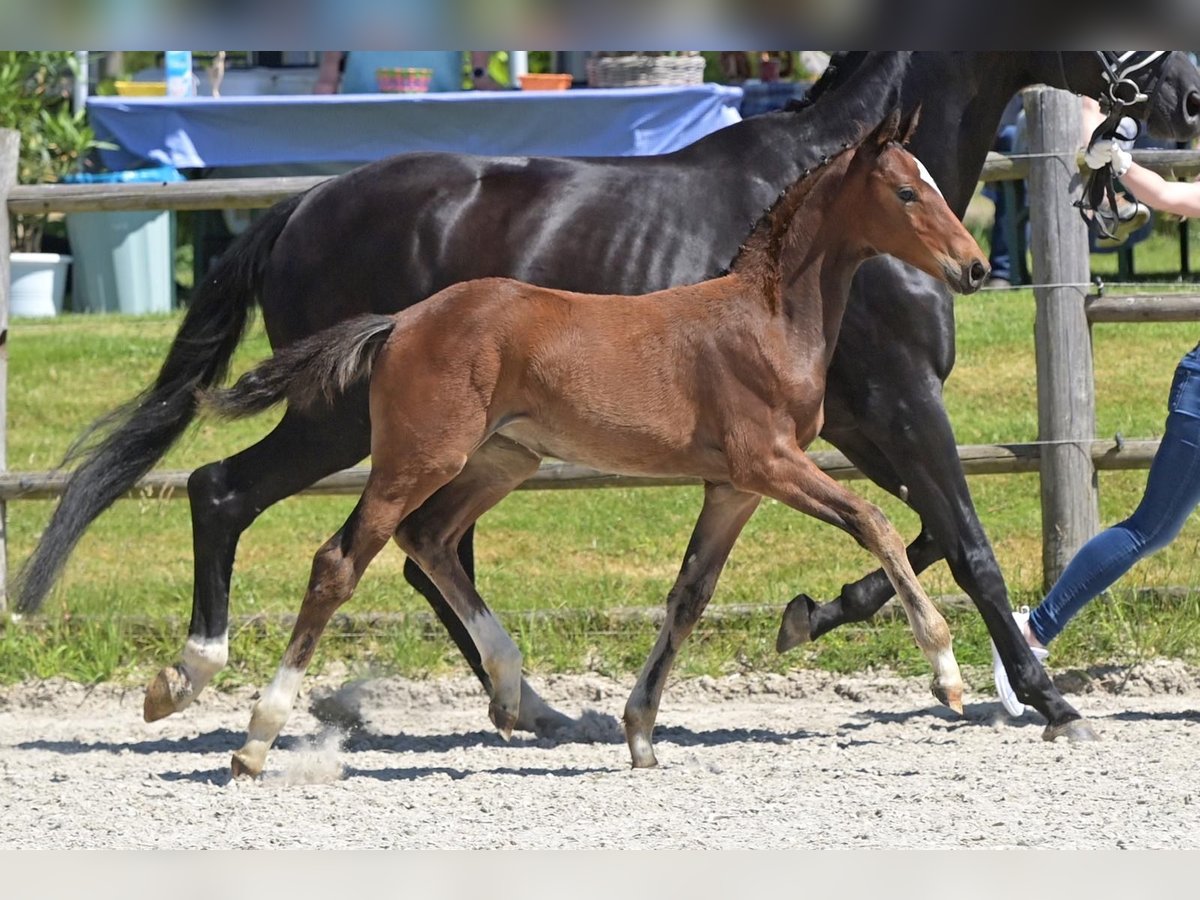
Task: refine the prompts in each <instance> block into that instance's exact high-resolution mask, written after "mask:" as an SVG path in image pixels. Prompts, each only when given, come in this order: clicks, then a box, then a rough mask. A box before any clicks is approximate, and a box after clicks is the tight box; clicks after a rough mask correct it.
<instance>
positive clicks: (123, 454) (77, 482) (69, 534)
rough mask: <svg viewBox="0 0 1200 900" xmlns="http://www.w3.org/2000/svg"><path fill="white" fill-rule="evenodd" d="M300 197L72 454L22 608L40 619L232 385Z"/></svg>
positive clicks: (217, 279) (229, 261)
mask: <svg viewBox="0 0 1200 900" xmlns="http://www.w3.org/2000/svg"><path fill="white" fill-rule="evenodd" d="M299 202H300V197H299V196H297V197H293V198H290V199H288V200H285V201H283V202H281V203H278V204H276V205H275V206H274V207H272V208H271V209H270V210H269V211H268V212H267V214H266V215H265V216H263V217H262V218H261V219H259V220H258V221H257V222H255V223H254V224H253V225H252V226H251V227H250V228H249V229H247V230H246V231H245V232H244V233H243V234H242V235H240V236H239V237H238V238H237V240H236V241H234V242H233V244H231V245H230V247H229V249H228V250H227V251H226V252H225V253H224V254H223V255H222V256H221V258H220V260H219V261H218V262H217V264H216V266H215V267H214V269H213V270H212V271H211V272H210V273H209V274H208V276H206V277H205V279H204V281H203V282H202V283H201V284H200V285H199V287H198V288H197V290H196V292H195V293H194V294H193V295H192V299H191V302H190V304H189V305H188V310H187V314H186V315H185V316H184V318H183V323H182V324H181V325H180V326H179V331H178V333H177V334H176V335H175V339H174V341H172V343H171V348H170V350H168V351H167V358H166V359H165V360H164V361H163V364H162V368H161V369H160V370H159V373H158V377H157V378H156V379H155V381H154V383H153V384H152V385H150V386H149V387H147V388H146V389H145V390H144V391H142V392H141V393H140V394H138V395H137V396H136V397H134V398H133V399H132V400H130V401H129V402H127V403H125V404H124V405H122V406H120V407H118V408H117V409H115V410H113V411H112V412H110V413H108V414H107V415H105V416H103V417H101V418H100V419H98V420H97V421H95V422H93V423H92V425H91V426H89V427H88V429H87V430H86V431H85V432H84V433H83V434H82V435H81V436H80V437H79V438H78V439H76V441H75V443H74V444H72V446H71V448H70V449H69V450H68V451H67V454H66V457H65V458H64V460H63V463H62V465H64V466H65V465H68V464H70V463H72V462H75V461H79V465H78V467H77V468H76V469H75V471H74V472H72V473H71V477H70V478H69V479H68V480H67V484H66V488H65V489H64V491H63V495H62V497H61V498H60V499H59V501H58V506H57V507H55V510H54V513H53V515H52V516H51V517H50V523H49V524H48V525H47V526H46V530H45V531H44V532H43V533H42V536H41V539H40V540H39V541H38V545H37V547H36V548H35V549H34V551H33V555H32V556H31V557H30V559H29V561H28V562H27V563H26V564H25V567H24V569H23V570H22V572H21V575H20V578H19V581H18V586H17V601H16V608H17V610H18V611H19V612H23V613H30V612H36V611H37V610H38V608H39V607H40V606H41V605H42V602H43V601H44V600H45V598H46V594H47V593H48V592H49V590H50V588H51V586H53V584H54V581H55V579H56V578H57V577H58V575H59V573H60V572H61V571H62V568H63V565H64V564H65V563H66V561H67V557H68V556H70V554H71V551H72V550H73V549H75V544H76V543H77V542H78V541H79V538H80V537H81V536H82V535H83V533H84V531H86V530H87V527H88V526H89V525H91V523H92V522H93V521H94V520H95V519H96V517H97V516H99V515H100V514H101V513H102V512H104V510H106V509H108V507H109V506H110V505H112V503H113V501H115V500H116V499H117V498H118V497H120V496H121V495H122V494H124V493H125V492H126V491H128V490H129V489H130V488H131V487H132V486H133V485H134V483H135V482H137V480H138V479H139V478H141V477H142V476H143V475H145V474H146V472H147V471H149V470H150V468H151V467H152V466H153V465H154V464H155V463H156V462H158V460H159V459H161V458H162V457H163V455H164V454H165V453H166V452H167V450H168V449H170V447H171V445H172V444H174V443H175V441H177V440H178V439H179V437H180V436H181V435H182V434H183V432H184V431H185V430H186V429H187V426H188V425H189V424H190V423H191V421H192V419H193V418H195V415H196V391H197V390H199V389H202V388H205V387H208V386H209V385H212V384H214V383H217V382H219V381H220V380H221V379H222V378H224V377H225V373H226V371H227V370H228V368H229V361H230V358H231V357H232V356H233V351H234V350H235V349H236V347H237V345H238V343H239V342H240V341H241V339H242V335H243V334H244V332H245V329H246V324H247V322H248V321H249V317H250V312H251V310H252V309H253V307H254V305H255V303H256V302H257V297H258V291H259V288H260V286H261V284H262V278H263V272H264V270H265V268H266V262H267V258H268V256H269V255H270V252H271V248H272V247H273V246H274V245H275V241H276V240H277V239H278V237H279V234H280V232H282V231H283V227H284V225H285V224H286V223H287V221H288V218H289V217H290V216H291V214H292V213H293V212H294V211H295V209H296V206H297V205H298V204H299Z"/></svg>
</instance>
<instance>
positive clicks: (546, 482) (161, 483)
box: [0, 439, 1159, 501]
mask: <svg viewBox="0 0 1200 900" xmlns="http://www.w3.org/2000/svg"><path fill="white" fill-rule="evenodd" d="M1158 443H1159V442H1158V441H1148V440H1136V441H1134V440H1130V441H1126V440H1117V439H1108V440H1093V441H1090V442H1088V452H1089V453H1090V455H1091V458H1092V462H1093V464H1094V465H1095V467H1096V468H1097V469H1107V470H1112V471H1116V470H1121V469H1144V468H1146V467H1147V466H1148V465H1150V460H1152V459H1153V458H1154V454H1155V453H1156V452H1157V451H1158ZM1043 446H1044V445H1043V444H1039V443H1037V442H1036V441H1035V442H1029V443H1020V444H963V445H960V446H959V448H958V458H959V460H960V461H961V462H962V466H963V470H964V471H965V472H966V473H967V474H968V475H1011V474H1019V473H1022V472H1036V471H1038V467H1039V465H1040V463H1041V459H1042V448H1043ZM808 455H809V458H810V459H812V460H813V462H815V463H816V464H817V465H818V466H819V467H820V468H821V470H822V471H824V472H826V473H827V474H829V475H830V476H832V477H833V478H835V479H837V480H838V481H852V480H855V479H860V478H864V477H866V476H864V475H863V474H862V472H860V471H859V470H858V469H856V468H855V467H854V465H853V464H851V462H850V460H848V459H847V458H846V457H845V456H844V455H842V454H841V453H840V452H839V451H837V450H815V451H812V452H810V453H809V454H808ZM370 471H371V470H370V468H368V467H366V466H358V467H355V468H352V469H343V470H342V471H341V472H336V473H334V474H333V475H330V476H328V477H327V478H322V479H321V480H320V481H318V482H316V483H315V484H313V485H312V486H311V487H308V488H306V489H305V490H303V491H300V493H302V494H308V495H323V494H324V495H338V494H352V495H353V494H361V493H362V491H363V489H364V488H365V487H366V485H367V475H368V474H370ZM69 474H70V473H68V472H0V501H6V500H47V499H52V498H54V497H58V496H59V495H60V494H62V492H63V488H64V487H65V486H66V483H67V479H68V477H69ZM189 475H191V472H189V471H186V470H182V469H159V470H157V471H154V472H151V473H149V474H148V475H146V476H145V477H144V478H142V479H141V480H140V481H138V482H137V484H136V485H134V486H133V487H132V488H130V490H129V491H128V492H127V493H126V495H125V496H127V497H147V496H151V497H161V498H163V499H173V498H175V499H182V498H186V497H187V481H188V476H189ZM701 483H702V482H701V481H700V480H699V479H697V478H684V477H663V478H652V477H645V476H640V475H614V474H611V473H608V472H600V471H597V470H596V469H589V468H588V467H587V466H578V465H575V464H574V463H565V462H557V461H553V460H550V461H547V462H544V463H542V465H541V467H540V468H539V469H538V471H537V472H535V473H534V474H533V476H532V477H530V479H529V480H528V481H526V482H525V483H524V484H522V485H521V486H520V488H518V490H530V491H539V490H541V491H544V490H556V489H576V490H581V489H585V488H587V489H590V488H605V487H619V488H641V487H665V486H672V485H699V484H701Z"/></svg>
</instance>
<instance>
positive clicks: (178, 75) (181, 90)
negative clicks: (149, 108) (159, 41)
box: [164, 50, 196, 97]
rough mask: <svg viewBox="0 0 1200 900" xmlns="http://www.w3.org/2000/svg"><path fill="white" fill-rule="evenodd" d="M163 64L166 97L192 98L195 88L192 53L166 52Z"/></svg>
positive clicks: (180, 51) (186, 51) (188, 51)
mask: <svg viewBox="0 0 1200 900" xmlns="http://www.w3.org/2000/svg"><path fill="white" fill-rule="evenodd" d="M164 64H165V67H166V70H167V96H168V97H191V96H193V95H194V94H195V93H196V86H195V81H194V80H193V78H192V51H191V50H168V51H167V52H166V60H165V63H164Z"/></svg>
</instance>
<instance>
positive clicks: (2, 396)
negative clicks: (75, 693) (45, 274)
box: [0, 128, 21, 613]
mask: <svg viewBox="0 0 1200 900" xmlns="http://www.w3.org/2000/svg"><path fill="white" fill-rule="evenodd" d="M20 152H21V132H19V131H14V130H12V129H11V128H0V212H2V214H0V472H3V471H5V470H6V469H7V468H8V297H9V292H10V291H9V288H10V285H9V280H10V279H11V277H12V264H11V261H10V260H9V250H8V242H9V233H8V193H9V191H10V190H12V188H13V187H15V186H16V183H17V157H18V155H19V154H20ZM6 609H8V504H6V503H5V502H4V501H3V500H0V613H2V612H4V611H5V610H6Z"/></svg>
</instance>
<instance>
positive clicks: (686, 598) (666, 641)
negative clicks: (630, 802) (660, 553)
mask: <svg viewBox="0 0 1200 900" xmlns="http://www.w3.org/2000/svg"><path fill="white" fill-rule="evenodd" d="M760 499H761V497H759V495H758V494H748V493H745V492H743V491H739V490H735V489H734V488H732V487H730V486H729V485H727V484H707V485H705V488H704V508H703V509H701V510H700V518H699V520H698V521H697V522H696V527H695V529H694V530H693V531H692V539H691V540H690V541H689V542H688V547H687V552H686V553H685V554H684V557H683V565H682V567H681V568H680V570H679V575H678V577H676V579H675V585H674V586H673V587H672V588H671V593H670V594H668V595H667V617H666V619H665V620H664V621H663V624H662V628H661V629H660V630H659V633H658V641H657V642H656V643H655V645H654V649H653V650H651V651H650V656H649V658H648V659H647V660H646V665H645V666H644V667H643V668H642V674H641V676H640V677H639V678H638V682H637V684H636V685H635V686H634V688H633V692H632V693H631V694H630V695H629V700H628V701H627V702H626V704H625V739H626V740H627V741H628V742H629V753H630V755H631V756H632V757H633V767H634V768H635V769H641V768H648V767H650V766H654V765H657V764H658V760H657V759H655V757H654V747H653V744H652V742H651V736H652V733H653V731H654V720H655V719H656V718H657V717H658V704H659V701H660V700H661V699H662V692H663V687H664V685H665V684H666V681H667V674H668V673H669V672H670V670H671V665H672V664H673V663H674V661H675V656H676V654H678V652H679V647H680V645H682V644H683V642H684V640H686V639H687V636H688V635H689V634H691V633H692V628H693V627H694V626H695V624H696V622H697V620H698V619H699V618H700V614H701V613H702V612H704V607H705V606H706V605H707V604H708V601H709V599H710V598H711V597H712V595H713V591H714V590H716V587H717V578H718V577H720V574H721V570H722V569H723V568H724V566H725V561H726V560H727V559H728V558H729V553H730V551H731V550H733V545H734V543H735V542H736V541H737V538H738V535H739V534H741V532H742V528H743V527H744V526H745V525H746V523H747V522H748V521H749V520H750V516H751V515H753V514H754V510H755V508H756V507H757V506H758V502H759V500H760Z"/></svg>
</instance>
